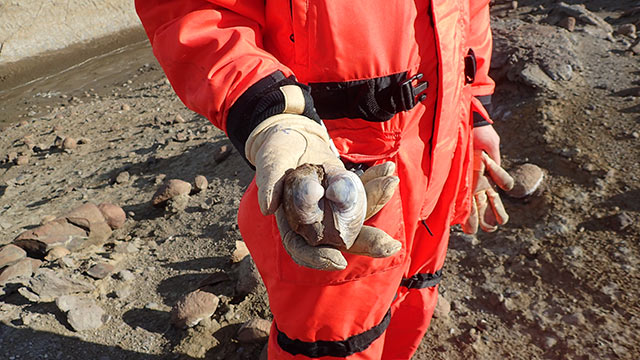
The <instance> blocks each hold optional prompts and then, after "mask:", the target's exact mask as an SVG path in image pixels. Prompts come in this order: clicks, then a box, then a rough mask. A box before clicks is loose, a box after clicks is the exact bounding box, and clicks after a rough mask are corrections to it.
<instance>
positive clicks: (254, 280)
mask: <svg viewBox="0 0 640 360" xmlns="http://www.w3.org/2000/svg"><path fill="white" fill-rule="evenodd" d="M237 271H238V282H237V283H236V292H237V293H238V295H240V296H244V295H247V294H249V293H252V292H256V291H258V290H260V289H264V284H263V283H262V278H261V277H260V273H258V268H257V267H256V264H255V263H254V262H253V259H252V258H251V256H245V258H244V259H243V260H242V261H240V263H238V270H237Z"/></svg>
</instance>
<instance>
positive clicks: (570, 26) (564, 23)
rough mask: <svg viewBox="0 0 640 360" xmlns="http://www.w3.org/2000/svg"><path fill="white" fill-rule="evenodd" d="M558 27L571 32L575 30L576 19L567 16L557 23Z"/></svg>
mask: <svg viewBox="0 0 640 360" xmlns="http://www.w3.org/2000/svg"><path fill="white" fill-rule="evenodd" d="M558 25H559V26H560V27H563V28H565V29H567V30H569V31H571V32H573V30H575V29H576V18H574V17H573V16H567V17H566V18H564V19H562V20H560V22H559V23H558Z"/></svg>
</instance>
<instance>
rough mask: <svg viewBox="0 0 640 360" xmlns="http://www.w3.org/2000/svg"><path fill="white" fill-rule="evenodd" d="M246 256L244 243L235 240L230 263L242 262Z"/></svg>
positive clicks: (246, 249)
mask: <svg viewBox="0 0 640 360" xmlns="http://www.w3.org/2000/svg"><path fill="white" fill-rule="evenodd" d="M247 255H249V249H248V248H247V244H246V243H245V242H244V241H237V240H236V248H235V250H233V253H231V262H234V263H238V262H240V261H242V259H244V258H245V257H246V256H247Z"/></svg>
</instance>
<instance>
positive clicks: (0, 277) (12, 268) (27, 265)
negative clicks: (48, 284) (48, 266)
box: [0, 258, 34, 286]
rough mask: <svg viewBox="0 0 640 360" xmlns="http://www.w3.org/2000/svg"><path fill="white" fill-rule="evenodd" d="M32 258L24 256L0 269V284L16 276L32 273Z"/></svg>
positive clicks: (25, 275) (26, 275)
mask: <svg viewBox="0 0 640 360" xmlns="http://www.w3.org/2000/svg"><path fill="white" fill-rule="evenodd" d="M31 260H32V259H30V258H24V259H22V260H19V261H17V262H15V263H13V264H11V265H9V266H6V267H4V268H3V269H2V270H0V286H2V285H4V284H6V283H8V282H10V281H12V280H14V279H16V278H18V277H29V276H31V274H33V265H34V264H33V263H32V262H31Z"/></svg>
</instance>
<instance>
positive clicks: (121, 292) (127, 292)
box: [114, 285, 132, 299]
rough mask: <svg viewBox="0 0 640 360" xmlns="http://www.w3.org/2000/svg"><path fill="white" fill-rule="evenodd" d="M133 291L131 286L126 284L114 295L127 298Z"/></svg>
mask: <svg viewBox="0 0 640 360" xmlns="http://www.w3.org/2000/svg"><path fill="white" fill-rule="evenodd" d="M131 292H132V290H131V286H129V285H126V286H123V287H121V288H119V289H117V290H116V291H114V295H115V296H116V297H117V298H118V299H126V298H128V297H129V296H130V295H131Z"/></svg>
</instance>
